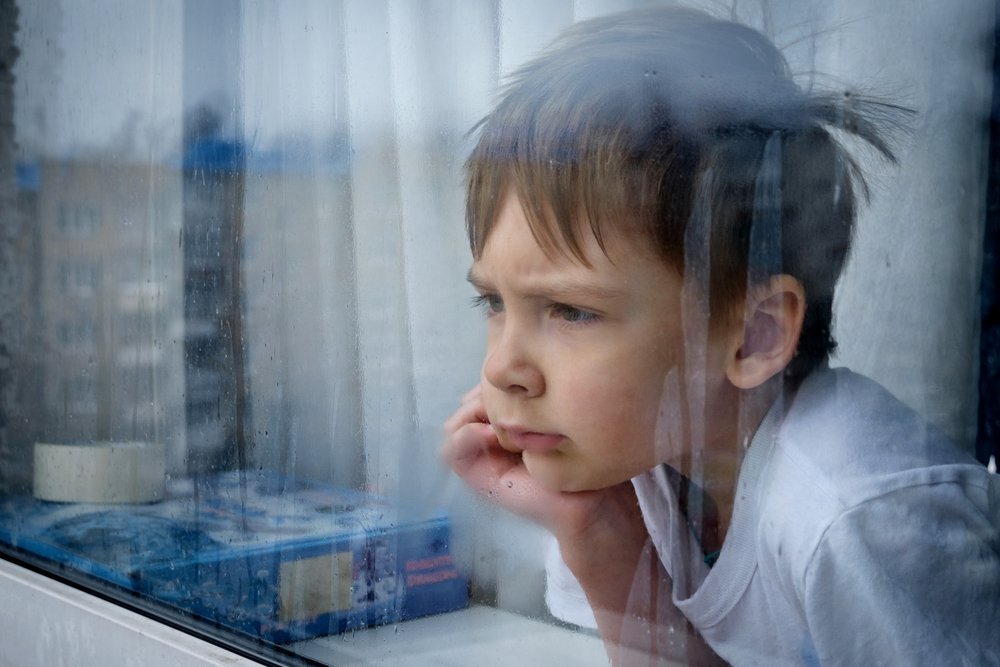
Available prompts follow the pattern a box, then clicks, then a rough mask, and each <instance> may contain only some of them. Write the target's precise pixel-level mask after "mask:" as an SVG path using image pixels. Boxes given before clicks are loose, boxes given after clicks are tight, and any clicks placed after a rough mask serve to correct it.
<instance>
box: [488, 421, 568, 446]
mask: <svg viewBox="0 0 1000 667" xmlns="http://www.w3.org/2000/svg"><path fill="white" fill-rule="evenodd" d="M498 431H499V433H498V435H499V438H500V444H501V445H502V446H503V448H504V449H507V450H510V451H518V452H535V453H543V452H548V451H552V450H553V449H556V448H557V447H559V445H561V444H562V443H563V441H564V440H565V439H566V438H565V437H563V436H562V435H560V434H558V433H542V432H540V431H532V430H531V429H529V428H523V427H520V426H515V425H509V426H504V425H502V424H501V425H499V428H498Z"/></svg>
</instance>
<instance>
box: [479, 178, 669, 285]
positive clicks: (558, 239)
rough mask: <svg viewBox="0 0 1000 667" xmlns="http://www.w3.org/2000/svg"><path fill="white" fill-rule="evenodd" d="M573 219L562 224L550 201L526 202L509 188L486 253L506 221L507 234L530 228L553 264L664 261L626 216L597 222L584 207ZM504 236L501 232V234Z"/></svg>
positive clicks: (490, 234)
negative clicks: (635, 260)
mask: <svg viewBox="0 0 1000 667" xmlns="http://www.w3.org/2000/svg"><path fill="white" fill-rule="evenodd" d="M532 203H533V204H534V205H533V206H532ZM567 217H569V216H567ZM569 218H570V219H568V220H566V221H565V222H564V223H562V224H560V222H559V221H558V219H557V217H556V214H555V212H554V209H553V207H552V206H551V205H550V204H549V202H548V201H546V200H538V201H536V202H531V201H530V200H528V199H523V198H522V197H521V196H520V195H519V194H518V193H517V191H515V190H514V189H513V188H506V189H505V190H504V192H503V195H502V196H501V198H500V204H499V206H497V209H496V215H495V217H494V220H493V224H492V225H491V226H490V227H489V229H488V230H487V233H486V236H485V241H484V243H483V251H485V250H486V248H488V247H489V245H490V243H491V242H494V240H495V237H496V236H497V234H496V232H497V228H498V226H500V224H501V223H502V222H505V221H506V222H507V225H506V226H507V228H508V230H507V232H506V233H510V231H513V230H512V229H510V228H512V227H514V226H517V227H520V228H521V229H519V230H518V231H523V230H524V228H526V229H527V230H528V231H529V232H530V234H531V236H532V238H533V240H534V243H535V244H536V245H537V246H538V248H539V250H540V251H541V252H542V253H543V254H544V255H545V257H547V258H548V260H549V261H550V262H552V263H562V262H567V261H568V262H571V263H575V264H580V265H582V266H584V267H588V268H589V267H592V266H594V264H595V263H599V262H602V261H610V262H611V263H612V264H618V263H619V262H623V261H628V260H629V258H637V257H640V256H641V257H647V258H648V257H655V258H658V259H659V258H660V255H659V253H657V252H656V250H655V244H654V243H652V242H651V240H650V239H648V238H647V236H648V234H646V233H645V232H644V230H641V229H640V226H639V225H638V224H634V223H633V222H632V221H630V220H628V219H627V217H626V216H624V215H623V216H622V218H621V219H619V220H615V221H614V222H613V223H612V222H611V221H607V220H603V221H601V220H598V221H596V222H595V221H592V220H591V219H590V218H589V217H588V216H587V213H586V211H585V210H584V208H583V207H582V206H580V207H577V211H576V214H575V215H573V216H572V217H569ZM504 233H505V232H504V231H501V235H502V234H504ZM664 263H665V264H666V262H664Z"/></svg>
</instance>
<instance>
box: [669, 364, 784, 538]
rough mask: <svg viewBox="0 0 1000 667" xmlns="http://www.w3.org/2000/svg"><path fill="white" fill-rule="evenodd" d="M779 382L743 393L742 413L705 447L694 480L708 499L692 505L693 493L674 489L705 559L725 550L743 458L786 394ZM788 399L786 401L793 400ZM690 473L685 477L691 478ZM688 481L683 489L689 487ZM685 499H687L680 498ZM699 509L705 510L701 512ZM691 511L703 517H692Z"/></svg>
mask: <svg viewBox="0 0 1000 667" xmlns="http://www.w3.org/2000/svg"><path fill="white" fill-rule="evenodd" d="M783 389H784V388H783V387H782V384H781V382H780V378H776V379H775V381H774V382H768V383H767V384H765V385H764V386H762V387H759V388H758V389H756V390H753V391H750V392H743V393H742V395H741V396H740V398H739V406H740V409H739V410H738V411H737V414H736V416H735V418H733V419H730V420H729V423H728V424H727V425H726V427H725V428H722V429H718V430H717V431H716V434H715V437H714V438H712V439H711V440H710V441H709V442H707V443H706V446H705V451H704V453H703V457H702V465H701V468H702V469H701V471H700V472H701V475H700V479H694V480H693V485H694V488H693V492H694V493H698V492H699V491H700V493H702V494H704V496H706V498H705V499H704V500H701V501H696V502H692V500H693V498H692V496H691V491H689V490H685V489H684V488H683V486H682V487H678V486H677V485H675V491H676V492H677V493H678V498H679V499H680V502H681V509H682V511H684V512H685V516H686V517H687V519H688V523H689V524H690V525H691V526H692V530H693V531H694V532H695V533H696V537H697V538H698V540H699V542H700V544H701V546H702V550H703V551H704V552H705V555H706V557H708V556H710V555H711V554H715V553H717V552H718V551H720V550H721V549H722V545H723V543H724V542H725V538H726V534H727V533H728V532H729V526H730V524H731V522H732V517H733V509H734V506H735V503H736V486H737V483H738V481H739V474H740V469H741V467H742V464H743V459H744V456H745V455H746V451H747V449H748V448H749V447H750V443H751V441H752V440H753V437H754V435H755V434H756V433H757V430H758V429H759V428H760V425H761V423H762V422H763V421H764V417H765V416H766V415H767V413H768V411H769V410H770V409H771V406H772V405H773V404H774V401H775V400H776V399H777V398H778V396H779V395H780V394H781V392H782V391H783ZM790 398H791V397H790V396H786V399H790ZM691 472H693V471H690V470H689V471H685V472H684V476H685V477H688V478H690V477H691ZM691 484H692V480H691V479H688V480H686V482H685V484H684V486H690V485H691ZM682 495H684V496H685V498H681V496H682ZM696 507H700V508H702V509H701V511H700V512H697V510H695V508H696ZM689 508H690V509H691V510H695V511H696V513H700V514H701V516H691V515H690V514H689Z"/></svg>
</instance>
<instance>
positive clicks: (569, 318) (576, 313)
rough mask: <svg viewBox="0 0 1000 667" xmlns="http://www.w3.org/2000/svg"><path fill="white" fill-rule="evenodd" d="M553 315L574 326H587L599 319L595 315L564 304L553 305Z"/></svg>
mask: <svg viewBox="0 0 1000 667" xmlns="http://www.w3.org/2000/svg"><path fill="white" fill-rule="evenodd" d="M552 314H553V315H554V316H555V317H558V318H559V319H561V320H565V321H566V322H572V323H574V324H585V323H588V322H594V321H596V320H597V319H598V316H597V315H596V314H594V313H591V312H588V311H586V310H580V309H579V308H576V307H575V306H568V305H566V304H564V303H555V304H552Z"/></svg>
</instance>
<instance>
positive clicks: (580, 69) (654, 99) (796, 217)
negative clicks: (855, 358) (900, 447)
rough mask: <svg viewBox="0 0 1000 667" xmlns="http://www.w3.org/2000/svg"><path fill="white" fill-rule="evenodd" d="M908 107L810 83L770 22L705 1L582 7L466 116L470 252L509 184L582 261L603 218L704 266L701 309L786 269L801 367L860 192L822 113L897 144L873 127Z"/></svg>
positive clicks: (825, 316)
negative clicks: (490, 99) (794, 69)
mask: <svg viewBox="0 0 1000 667" xmlns="http://www.w3.org/2000/svg"><path fill="white" fill-rule="evenodd" d="M904 111H905V110H902V109H901V108H899V107H896V106H893V105H888V104H882V103H874V102H871V101H867V100H863V99H860V98H859V97H858V96H856V95H854V96H852V95H851V94H850V93H842V94H839V95H807V94H805V93H804V92H803V91H802V90H800V88H799V87H798V86H797V85H795V83H794V82H793V81H792V79H791V75H790V73H789V69H788V65H787V63H786V62H785V60H784V58H783V57H782V55H781V54H780V53H779V52H778V51H777V49H776V48H775V47H774V46H773V45H772V44H771V42H770V41H769V40H768V39H767V38H765V37H764V36H763V35H761V34H760V33H758V32H755V31H754V30H752V29H750V28H748V27H746V26H742V25H739V24H737V23H733V22H730V21H725V20H720V19H715V18H712V17H710V16H708V15H707V14H703V13H701V12H697V11H693V10H684V9H678V8H668V7H661V8H656V9H645V10H638V11H632V12H625V13H621V14H615V15H611V16H607V17H602V18H597V19H592V20H589V21H585V22H581V23H578V24H576V25H574V26H572V27H571V28H570V29H568V30H567V31H566V32H565V33H563V35H562V36H561V37H560V38H559V39H558V40H557V41H556V42H555V43H554V44H553V45H552V47H551V48H550V50H548V51H547V52H545V53H543V54H542V55H541V56H540V57H538V58H536V59H535V60H533V61H531V62H530V63H528V64H527V65H525V66H524V67H523V68H521V69H520V70H519V71H517V72H516V73H514V75H513V76H512V78H511V80H510V82H509V84H508V85H507V87H506V88H505V89H504V91H503V94H502V96H501V99H500V101H499V103H498V104H497V106H496V108H495V109H494V110H493V111H492V112H491V113H490V114H489V115H488V116H486V117H485V118H484V119H483V120H482V121H480V123H479V124H478V125H477V126H476V128H474V129H478V130H479V132H480V134H479V139H478V143H477V145H476V147H475V149H474V150H473V152H472V155H471V156H470V158H469V160H468V163H467V165H466V168H467V175H468V192H467V195H468V198H467V208H466V224H467V231H468V235H469V241H470V245H471V247H472V253H473V256H474V257H476V258H478V257H479V256H480V254H481V253H482V251H483V248H484V246H485V244H486V240H487V238H488V237H489V234H490V231H491V230H492V227H493V224H494V222H495V218H496V214H497V211H498V206H499V203H500V201H501V199H502V197H503V196H504V195H505V194H506V193H507V192H508V191H509V192H513V193H515V194H516V195H517V196H518V198H519V199H520V201H521V204H522V206H523V207H524V210H525V214H526V216H527V218H528V221H529V224H530V226H531V231H532V233H533V234H534V236H535V238H536V240H537V241H538V242H539V244H540V245H541V246H542V248H543V249H545V251H546V252H555V251H557V249H558V248H559V247H565V248H568V250H569V252H570V253H571V254H573V255H574V256H575V257H576V258H577V259H579V260H580V261H583V262H586V258H585V257H584V256H583V254H582V251H581V247H582V246H581V243H580V238H581V237H580V234H582V233H588V232H592V233H593V234H594V236H595V237H596V239H597V241H598V243H599V244H600V246H601V248H602V249H603V248H604V247H605V245H604V241H603V239H604V237H605V236H606V235H607V234H608V233H609V232H611V233H615V234H625V235H626V237H627V238H633V239H639V240H640V242H644V243H650V244H652V246H653V247H654V248H655V250H656V252H657V253H658V254H659V256H660V257H661V258H662V259H663V260H664V261H666V262H667V263H668V264H670V265H672V266H673V267H675V268H676V269H677V270H678V271H679V272H681V273H682V275H683V274H687V273H690V274H691V277H698V281H699V282H702V283H707V284H702V285H701V287H702V289H703V290H704V292H705V293H706V295H707V298H708V300H709V304H710V313H711V314H710V324H711V326H712V327H717V326H719V325H723V324H725V323H727V322H732V321H733V319H732V318H733V317H735V316H736V314H737V313H738V312H740V311H739V307H741V306H742V304H743V299H744V298H745V296H746V290H747V288H748V286H749V287H750V288H752V286H753V285H754V284H759V283H760V282H761V281H763V280H766V279H767V278H768V277H770V276H772V275H776V274H779V273H787V274H789V275H792V276H793V277H795V278H797V279H798V280H799V281H800V282H801V283H802V286H803V288H804V290H805V293H806V302H807V304H808V305H807V310H806V316H805V322H804V324H803V330H802V335H801V337H800V342H799V348H798V351H797V354H796V358H795V359H794V360H793V362H792V364H790V366H789V368H788V369H787V370H786V377H787V378H789V379H791V380H796V381H797V380H799V379H801V378H802V377H804V376H805V375H806V374H808V373H809V371H811V370H812V369H813V368H814V367H816V365H817V364H819V363H822V362H824V361H825V360H826V359H827V358H828V357H829V354H830V352H831V351H832V350H833V349H834V347H835V346H836V343H835V342H834V340H833V337H832V335H831V331H830V329H831V318H832V305H833V291H834V285H835V283H836V281H837V279H838V277H839V275H840V272H841V270H842V268H843V266H844V262H845V259H846V257H847V255H848V252H849V249H850V245H851V237H852V233H853V227H854V219H855V196H854V189H855V185H859V186H860V188H861V190H862V192H864V193H865V194H867V190H866V187H865V185H864V181H863V180H862V179H861V175H860V173H859V170H858V167H857V165H856V164H855V162H854V161H853V160H852V159H851V158H850V157H849V156H848V155H847V154H846V152H845V151H844V150H843V149H842V148H841V146H840V145H839V144H838V143H837V142H836V141H835V140H834V138H833V137H832V136H831V133H830V131H829V129H828V128H830V127H834V128H838V129H840V130H842V131H845V132H847V133H849V134H853V135H856V136H859V137H861V138H862V139H864V140H865V141H867V142H868V143H870V144H871V145H872V146H874V147H875V148H876V149H877V150H878V151H879V152H881V153H882V154H883V155H885V156H886V157H887V158H889V159H893V156H892V153H891V151H890V149H889V147H888V145H887V144H886V142H885V141H884V140H883V138H882V137H881V135H880V133H879V131H878V129H877V128H878V126H879V123H880V122H892V121H893V119H894V118H897V117H898V115H899V114H900V113H903V112H904ZM581 223H582V224H581ZM588 223H589V227H588Z"/></svg>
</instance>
